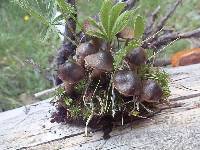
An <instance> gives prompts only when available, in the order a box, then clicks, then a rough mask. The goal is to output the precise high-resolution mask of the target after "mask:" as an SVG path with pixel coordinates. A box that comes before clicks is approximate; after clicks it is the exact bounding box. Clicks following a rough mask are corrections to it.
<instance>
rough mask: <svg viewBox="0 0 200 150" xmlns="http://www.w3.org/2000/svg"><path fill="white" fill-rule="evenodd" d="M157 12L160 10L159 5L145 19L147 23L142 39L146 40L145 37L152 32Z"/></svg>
mask: <svg viewBox="0 0 200 150" xmlns="http://www.w3.org/2000/svg"><path fill="white" fill-rule="evenodd" d="M159 10H160V5H159V6H158V7H157V8H156V9H155V10H154V12H153V13H151V14H150V15H149V17H148V18H147V22H148V23H147V26H146V27H145V31H144V37H143V38H144V39H146V37H148V36H149V35H151V33H152V31H153V25H154V23H155V19H156V17H157V14H158V12H159Z"/></svg>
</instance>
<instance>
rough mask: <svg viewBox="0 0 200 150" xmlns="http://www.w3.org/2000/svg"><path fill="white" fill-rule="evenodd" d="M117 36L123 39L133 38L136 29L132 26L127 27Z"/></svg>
mask: <svg viewBox="0 0 200 150" xmlns="http://www.w3.org/2000/svg"><path fill="white" fill-rule="evenodd" d="M117 37H118V38H120V39H122V40H126V39H127V40H129V39H133V38H134V30H133V29H132V28H131V27H126V28H124V29H123V30H122V31H121V32H119V33H118V34H117Z"/></svg>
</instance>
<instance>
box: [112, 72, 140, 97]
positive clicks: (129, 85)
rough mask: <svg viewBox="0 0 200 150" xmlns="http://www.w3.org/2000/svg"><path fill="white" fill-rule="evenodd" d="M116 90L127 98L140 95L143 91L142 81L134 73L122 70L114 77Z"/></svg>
mask: <svg viewBox="0 0 200 150" xmlns="http://www.w3.org/2000/svg"><path fill="white" fill-rule="evenodd" d="M113 79H114V81H113V82H114V86H115V88H116V89H117V90H118V91H119V92H120V93H121V94H123V95H125V96H133V95H139V94H140V91H141V81H140V79H139V78H138V76H137V75H136V74H135V73H133V72H132V71H128V70H120V71H118V72H117V73H115V75H114V78H113Z"/></svg>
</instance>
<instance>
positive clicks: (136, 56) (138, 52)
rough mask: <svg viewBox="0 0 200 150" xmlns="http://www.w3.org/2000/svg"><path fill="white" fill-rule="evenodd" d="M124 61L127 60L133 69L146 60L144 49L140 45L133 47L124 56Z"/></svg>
mask: <svg viewBox="0 0 200 150" xmlns="http://www.w3.org/2000/svg"><path fill="white" fill-rule="evenodd" d="M125 60H126V62H128V64H129V66H130V67H131V69H134V68H136V67H138V66H140V65H142V64H145V62H146V51H145V49H143V48H142V47H138V48H135V49H133V50H132V51H131V52H130V53H128V54H127V55H126V57H125Z"/></svg>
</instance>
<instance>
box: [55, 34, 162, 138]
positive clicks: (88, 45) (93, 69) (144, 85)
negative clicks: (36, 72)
mask: <svg viewBox="0 0 200 150" xmlns="http://www.w3.org/2000/svg"><path fill="white" fill-rule="evenodd" d="M113 47H114V46H111V45H110V44H108V43H106V42H104V41H103V40H101V39H98V38H93V39H91V40H90V41H87V42H84V43H81V44H80V45H79V46H78V47H77V48H76V52H75V55H74V56H73V58H72V59H71V60H70V59H69V60H67V61H66V62H65V64H63V65H60V66H59V69H58V77H59V78H60V79H61V80H62V81H63V83H64V92H65V96H66V97H69V98H70V99H72V100H73V101H74V103H75V105H79V106H77V107H78V108H80V107H88V105H87V104H88V103H89V104H91V103H93V102H97V101H98V100H99V98H100V99H104V100H103V101H104V102H105V101H107V102H108V101H109V103H115V104H118V102H117V101H118V100H119V97H121V99H123V100H124V101H123V103H127V104H128V105H130V106H131V101H132V100H133V99H134V100H135V102H136V103H139V104H141V105H143V104H142V103H150V104H152V103H159V101H160V100H161V99H162V98H163V90H162V87H161V86H160V85H159V83H157V82H156V81H155V80H153V79H147V80H146V79H145V80H144V79H142V78H141V76H140V75H139V69H140V68H141V67H142V65H145V64H146V61H147V54H146V50H145V49H143V48H142V47H138V48H134V49H132V50H131V51H130V52H129V53H128V54H127V55H126V56H125V57H124V59H123V62H122V65H121V66H120V67H119V68H115V67H114V57H115V54H116V51H115V48H113ZM81 81H85V82H84V84H83V85H81V86H83V87H82V88H81V90H82V91H79V92H77V88H76V87H77V85H79V84H80V83H81ZM98 85H99V87H97V86H98ZM110 87H111V88H110ZM110 89H111V90H110ZM102 93H104V94H102ZM59 102H61V103H62V104H61V105H60V106H58V108H57V110H58V111H59V112H57V113H54V116H53V118H54V121H53V122H55V121H56V122H69V119H72V120H73V118H70V117H69V116H70V112H67V110H69V109H68V108H70V107H71V106H63V105H64V104H63V102H62V99H61V100H59ZM107 102H105V103H107ZM129 102H130V103H129ZM135 102H134V103H135ZM86 103H87V104H86ZM98 103H99V102H98ZM123 103H121V104H120V105H121V106H124V105H125V104H123ZM94 105H95V107H101V106H102V105H100V104H94ZM111 105H112V104H111ZM89 106H91V105H89ZM121 106H119V105H118V106H117V107H121ZM143 106H144V105H143ZM67 107H68V108H67ZM110 108H111V107H110ZM92 109H93V108H91V112H89V113H90V114H92ZM129 109H130V107H129ZM94 110H98V111H99V112H101V113H99V114H96V117H95V115H94V116H93V118H100V120H101V121H100V122H101V123H102V122H104V125H103V127H102V129H103V131H104V137H108V136H107V135H109V133H110V132H111V130H112V126H113V124H112V120H113V119H115V118H119V116H117V115H119V114H120V113H121V114H122V112H120V111H122V109H116V107H115V111H117V112H116V113H115V116H113V114H112V110H111V111H104V112H103V111H102V108H95V109H94ZM128 111H131V110H128ZM80 113H81V115H83V113H82V112H80ZM128 113H129V112H128ZM121 114H120V115H121ZM123 114H125V113H123ZM81 115H80V116H81ZM98 115H99V116H98ZM97 116H98V117H97ZM55 118H56V119H55ZM89 118H90V117H89ZM76 119H77V118H76ZM79 119H80V118H79ZM90 119H91V118H90ZM102 119H104V120H102ZM81 120H83V121H82V122H85V123H86V122H88V121H87V119H86V120H84V119H83V118H81ZM91 120H92V119H91ZM106 120H107V121H106ZM94 122H95V123H97V122H99V121H93V123H94ZM91 126H92V125H91ZM93 126H95V127H96V124H93Z"/></svg>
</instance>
